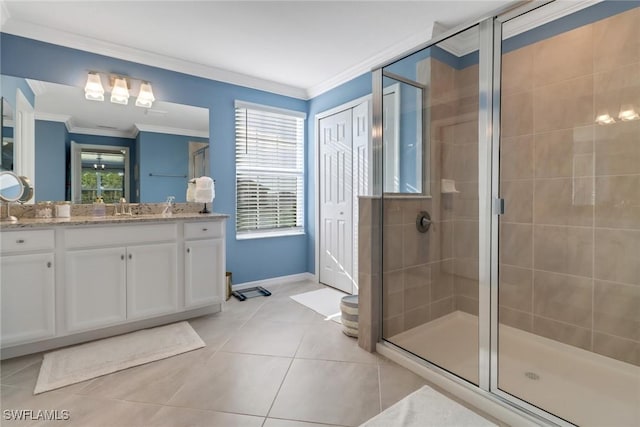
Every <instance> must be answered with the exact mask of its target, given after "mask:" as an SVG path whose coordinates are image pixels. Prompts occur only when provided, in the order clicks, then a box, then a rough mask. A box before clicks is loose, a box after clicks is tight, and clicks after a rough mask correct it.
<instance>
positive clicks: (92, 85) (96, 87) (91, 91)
mask: <svg viewBox="0 0 640 427" xmlns="http://www.w3.org/2000/svg"><path fill="white" fill-rule="evenodd" d="M84 97H85V98H86V99H88V100H90V101H104V88H103V87H102V82H101V81H100V75H99V74H98V73H89V74H88V75H87V84H86V85H85V87H84Z"/></svg>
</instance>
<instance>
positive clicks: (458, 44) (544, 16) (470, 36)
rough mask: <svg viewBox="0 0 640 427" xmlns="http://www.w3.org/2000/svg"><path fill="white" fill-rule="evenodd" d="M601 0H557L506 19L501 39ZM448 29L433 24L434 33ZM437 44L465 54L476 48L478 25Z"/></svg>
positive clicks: (454, 53) (453, 52)
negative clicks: (514, 17)
mask: <svg viewBox="0 0 640 427" xmlns="http://www.w3.org/2000/svg"><path fill="white" fill-rule="evenodd" d="M601 1H602V0H585V1H567V0H558V1H554V2H551V3H549V4H546V5H544V6H543V7H541V8H540V9H536V11H535V12H531V13H526V14H524V15H520V16H519V17H518V19H514V20H511V21H508V22H509V23H507V24H505V25H504V26H503V29H504V31H503V33H502V37H503V39H505V40H506V39H508V38H510V37H513V36H517V35H518V34H522V33H524V32H527V31H529V30H532V29H534V28H537V27H539V26H541V25H544V24H546V23H548V22H551V21H554V20H556V19H559V18H562V17H564V16H567V15H570V14H572V13H574V12H578V11H580V10H582V9H586V8H587V7H590V6H593V5H595V4H597V3H600V2H601ZM446 30H448V28H446V27H445V26H444V25H442V24H440V23H438V22H436V23H435V24H434V35H435V34H440V33H442V32H443V31H446ZM438 46H439V47H441V48H443V49H444V50H446V51H448V52H449V53H451V54H453V55H456V56H458V57H461V56H464V55H467V54H469V53H471V52H475V51H476V50H478V27H475V28H474V29H473V30H471V31H466V32H464V33H461V34H458V35H457V36H455V37H453V38H451V39H448V40H444V41H442V42H440V43H438Z"/></svg>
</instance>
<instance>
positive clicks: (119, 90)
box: [111, 77, 129, 105]
mask: <svg viewBox="0 0 640 427" xmlns="http://www.w3.org/2000/svg"><path fill="white" fill-rule="evenodd" d="M111 102H113V103H114V104H122V105H127V103H128V102H129V89H127V82H126V81H125V79H124V78H122V77H116V80H115V82H114V83H113V89H112V90H111Z"/></svg>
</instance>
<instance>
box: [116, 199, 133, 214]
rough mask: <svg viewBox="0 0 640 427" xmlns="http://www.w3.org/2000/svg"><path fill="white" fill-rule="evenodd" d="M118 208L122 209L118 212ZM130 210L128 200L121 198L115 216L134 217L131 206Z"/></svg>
mask: <svg viewBox="0 0 640 427" xmlns="http://www.w3.org/2000/svg"><path fill="white" fill-rule="evenodd" d="M118 208H120V209H119V210H118ZM128 208H129V209H128V210H127V199H125V198H124V197H121V198H120V203H119V204H118V206H116V209H115V215H132V213H131V206H128Z"/></svg>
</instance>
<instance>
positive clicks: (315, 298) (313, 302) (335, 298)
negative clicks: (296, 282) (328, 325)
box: [291, 288, 348, 323]
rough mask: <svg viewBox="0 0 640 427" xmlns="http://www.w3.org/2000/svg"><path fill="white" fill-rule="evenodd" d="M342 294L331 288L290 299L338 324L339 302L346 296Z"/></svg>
mask: <svg viewBox="0 0 640 427" xmlns="http://www.w3.org/2000/svg"><path fill="white" fill-rule="evenodd" d="M347 295H348V294H345V293H344V292H340V291H337V290H335V289H333V288H324V289H318V290H317V291H311V292H305V293H303V294H298V295H293V296H292V297H291V299H293V300H294V301H295V302H298V303H300V304H302V305H304V306H307V307H309V308H310V309H311V310H313V311H315V312H316V313H320V314H322V315H323V316H324V317H325V318H327V319H331V320H333V321H334V322H337V323H340V316H341V315H342V313H341V311H340V301H341V300H342V297H344V296H347Z"/></svg>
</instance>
